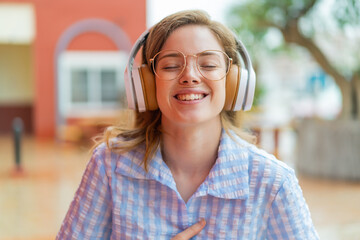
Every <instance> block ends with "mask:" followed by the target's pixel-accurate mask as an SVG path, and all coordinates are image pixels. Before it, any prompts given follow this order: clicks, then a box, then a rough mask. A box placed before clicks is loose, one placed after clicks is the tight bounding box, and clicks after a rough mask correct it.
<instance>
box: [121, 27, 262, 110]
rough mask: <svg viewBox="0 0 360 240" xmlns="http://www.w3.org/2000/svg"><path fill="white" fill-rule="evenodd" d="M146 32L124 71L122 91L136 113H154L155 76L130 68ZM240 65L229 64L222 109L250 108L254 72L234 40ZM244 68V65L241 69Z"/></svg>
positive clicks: (142, 69)
mask: <svg viewBox="0 0 360 240" xmlns="http://www.w3.org/2000/svg"><path fill="white" fill-rule="evenodd" d="M148 35H149V31H148V30H147V31H145V32H144V33H143V34H142V35H141V36H140V37H139V39H138V40H137V41H136V43H135V44H134V46H133V48H132V50H131V52H130V57H129V61H128V64H127V66H126V70H125V76H124V79H125V89H126V97H127V101H128V107H129V108H130V109H134V110H138V111H139V112H145V111H153V110H157V109H158V108H159V107H158V104H157V101H156V86H155V76H154V74H153V73H152V71H151V70H150V69H149V67H148V66H147V65H145V64H144V65H142V66H140V67H138V68H135V69H133V64H134V60H135V57H136V55H137V53H138V51H139V50H140V48H141V47H142V46H143V45H144V43H145V42H146V39H147V37H148ZM234 37H235V40H236V42H237V47H238V52H239V54H240V56H241V59H242V63H243V64H241V65H240V66H239V65H235V64H233V65H232V66H231V67H230V70H229V72H228V74H227V76H226V100H225V105H224V110H226V111H240V110H243V111H247V110H250V109H251V106H252V103H253V99H254V93H255V82H256V80H255V79H256V77H255V72H254V69H253V68H252V64H251V60H250V57H249V54H248V53H247V51H246V48H245V46H244V45H243V43H242V42H241V41H240V40H239V39H237V38H236V36H235V35H234ZM242 65H244V66H242Z"/></svg>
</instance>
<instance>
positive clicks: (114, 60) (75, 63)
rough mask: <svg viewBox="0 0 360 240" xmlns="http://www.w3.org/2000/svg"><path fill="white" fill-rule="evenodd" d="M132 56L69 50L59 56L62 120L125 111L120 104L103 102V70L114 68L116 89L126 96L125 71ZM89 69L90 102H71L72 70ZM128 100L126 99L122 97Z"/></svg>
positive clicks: (114, 52) (59, 91) (59, 97)
mask: <svg viewBox="0 0 360 240" xmlns="http://www.w3.org/2000/svg"><path fill="white" fill-rule="evenodd" d="M127 60H128V55H127V54H126V53H125V52H120V51H66V52H64V53H62V54H61V55H60V56H59V66H58V69H59V72H58V76H59V83H58V107H59V112H60V114H61V115H62V117H65V118H68V117H91V116H99V115H103V116H104V115H105V116H106V115H111V114H113V113H114V111H116V110H119V109H121V108H122V107H123V106H121V104H120V102H102V101H101V85H100V84H101V82H100V81H101V79H100V73H101V70H104V69H109V70H110V69H111V70H114V71H115V73H116V88H117V89H118V91H119V92H121V93H122V94H125V85H124V71H125V66H126V63H127ZM73 69H86V70H88V73H89V76H88V81H89V86H88V89H87V91H88V94H89V96H90V99H89V101H88V102H85V103H74V102H72V101H71V92H72V91H71V71H72V70H73ZM121 98H122V99H125V96H121Z"/></svg>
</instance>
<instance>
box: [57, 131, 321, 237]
mask: <svg viewBox="0 0 360 240" xmlns="http://www.w3.org/2000/svg"><path fill="white" fill-rule="evenodd" d="M235 138H236V139H237V141H234V140H233V139H232V138H230V136H228V135H227V134H226V133H225V131H223V133H222V137H221V142H220V145H219V150H218V158H217V160H216V162H215V164H214V166H213V168H212V169H211V171H210V173H209V175H208V177H207V178H206V180H205V181H204V182H203V183H202V184H201V185H200V187H199V188H198V189H197V190H196V192H195V193H194V194H193V196H191V198H190V199H189V200H188V202H187V203H185V202H184V201H183V200H182V198H181V196H180V194H179V192H178V191H177V188H176V184H175V181H174V179H173V177H172V174H171V172H170V169H169V168H168V167H167V165H166V164H165V163H164V162H163V160H162V157H161V151H160V150H158V151H157V153H156V154H155V156H154V158H153V159H152V160H151V161H150V163H149V171H148V173H146V172H145V171H144V169H143V167H142V165H141V162H142V159H143V155H144V152H145V147H144V146H142V147H138V148H136V149H134V150H132V151H130V152H127V153H125V154H117V153H114V152H111V150H109V149H108V148H107V147H106V145H105V144H102V145H100V146H99V147H97V148H96V149H95V151H94V153H93V156H92V158H91V160H90V161H89V163H88V165H87V168H86V170H85V173H84V175H83V178H82V181H81V184H80V186H79V188H78V190H77V192H76V195H75V198H74V200H73V202H72V203H71V206H70V209H69V211H68V213H67V215H66V217H65V220H64V222H63V224H62V226H61V229H60V232H59V233H58V235H57V239H167V240H168V239H170V238H171V237H173V236H174V235H176V234H177V233H179V232H181V231H183V230H184V229H186V228H187V227H189V226H191V225H192V224H194V223H196V222H197V221H198V220H199V219H200V218H204V219H205V220H206V222H207V224H206V226H205V228H204V229H203V230H202V231H201V232H200V233H199V234H198V235H197V236H196V237H194V238H193V239H246V240H250V239H254V240H258V239H269V240H270V239H301V240H312V239H319V237H318V235H317V233H316V230H315V229H314V226H313V223H312V220H311V217H310V212H309V209H308V206H307V205H306V203H305V200H304V198H303V195H302V191H301V189H300V186H299V184H298V181H297V179H296V176H295V174H294V171H293V170H292V169H290V168H289V167H288V166H286V165H285V164H284V163H282V162H280V161H278V160H276V159H275V158H274V157H272V156H271V155H269V154H267V153H265V152H264V151H262V150H259V149H257V148H256V147H255V146H253V145H251V144H249V143H247V142H245V141H243V140H242V139H240V138H238V137H236V136H235Z"/></svg>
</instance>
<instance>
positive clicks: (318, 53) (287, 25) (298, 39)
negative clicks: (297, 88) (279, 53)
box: [228, 0, 360, 120]
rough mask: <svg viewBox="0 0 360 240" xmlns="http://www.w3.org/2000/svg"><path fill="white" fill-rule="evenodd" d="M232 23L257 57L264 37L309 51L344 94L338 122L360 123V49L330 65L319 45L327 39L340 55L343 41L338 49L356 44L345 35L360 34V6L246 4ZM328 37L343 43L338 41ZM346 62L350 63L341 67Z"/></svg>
mask: <svg viewBox="0 0 360 240" xmlns="http://www.w3.org/2000/svg"><path fill="white" fill-rule="evenodd" d="M324 11H326V12H325V13H326V14H325V15H326V16H324ZM228 22H229V25H230V26H232V27H233V28H234V30H235V31H237V32H238V34H239V36H241V38H242V39H243V40H244V41H245V43H247V44H248V45H251V46H253V48H252V49H253V50H254V51H256V49H266V37H267V36H268V34H269V32H270V31H274V30H275V31H277V32H279V33H281V36H282V39H283V45H284V46H286V47H287V48H289V46H290V47H291V46H294V45H295V46H300V47H303V48H305V49H307V50H308V52H309V53H310V55H311V56H312V57H313V58H314V60H315V61H316V62H317V63H318V64H319V66H320V67H321V68H322V69H323V70H324V71H325V72H326V73H327V74H328V75H330V76H331V77H332V78H333V79H334V81H335V83H336V84H337V85H338V87H339V89H340V91H341V93H342V100H343V101H342V103H343V106H342V113H341V115H340V117H341V118H342V119H357V120H360V47H354V48H352V49H350V51H348V52H346V51H341V52H340V51H339V52H338V53H337V56H338V58H337V59H331V57H330V56H328V55H327V52H326V51H325V50H324V49H322V48H321V46H320V44H319V41H317V38H321V37H322V38H326V39H322V41H328V42H329V43H330V44H332V45H333V50H332V51H336V49H337V45H336V44H339V39H341V42H340V44H349V42H351V41H354V40H351V37H350V36H349V34H347V33H348V32H352V31H354V29H357V31H359V29H360V1H359V0H336V1H335V0H332V1H331V0H247V1H245V2H242V3H240V4H238V5H235V6H233V7H232V8H231V10H230V13H229V17H228ZM329 23H333V24H329ZM319 32H321V33H319ZM326 32H328V33H336V34H332V36H338V37H339V36H342V38H337V39H336V41H335V40H334V39H331V38H328V35H326V34H324V33H326ZM327 38H328V39H327ZM272 51H274V49H272ZM254 55H256V53H255V54H254ZM253 57H254V56H253ZM348 58H351V59H352V61H351V63H348V61H341V59H348ZM339 59H340V61H339Z"/></svg>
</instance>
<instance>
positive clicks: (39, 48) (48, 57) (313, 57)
mask: <svg viewBox="0 0 360 240" xmlns="http://www.w3.org/2000/svg"><path fill="white" fill-rule="evenodd" d="M184 9H203V10H205V11H207V12H208V13H209V14H210V15H211V16H212V18H213V19H215V20H217V21H220V22H222V23H224V24H226V25H227V26H229V27H230V28H231V29H232V30H233V31H234V32H236V34H237V35H238V37H239V39H241V40H242V41H243V42H244V44H245V45H246V47H247V49H248V51H249V52H250V55H251V57H252V61H253V64H254V67H255V71H256V74H257V89H256V96H255V105H254V107H253V110H252V111H251V112H249V113H246V114H243V115H244V116H243V123H242V124H243V126H244V127H245V128H246V129H248V130H249V131H252V132H253V133H254V134H255V135H257V137H258V145H259V146H260V147H262V148H264V149H265V150H267V151H268V152H270V153H272V154H274V155H276V156H277V157H278V158H279V159H280V160H281V161H284V162H285V163H287V164H288V165H290V166H291V167H293V168H294V169H295V170H296V172H297V176H298V178H299V182H300V185H301V187H302V189H303V192H304V196H305V198H306V200H307V203H308V205H309V208H310V211H311V213H312V217H313V221H314V224H315V226H316V228H317V230H318V232H319V235H320V237H321V239H327V240H332V239H347V240H349V239H350V240H352V239H356V240H359V239H360V204H359V202H360V47H359V43H360V2H359V1H358V0H340V1H335V0H252V1H250V0H248V1H247V0H236V1H235V0H222V1H216V0H197V1H190V0H182V1H175V2H174V1H166V0H136V1H132V0H107V1H100V0H86V1H85V0H78V1H70V0H62V1H51V2H50V1H45V0H27V1H25V0H7V1H4V0H0V240H4V239H5V240H10V239H14V240H25V239H26V240H30V239H54V238H55V236H56V233H57V231H58V230H59V228H60V225H61V222H62V220H63V218H64V217H65V214H66V211H67V209H68V207H69V204H70V202H71V200H72V198H73V195H74V193H75V190H76V189H77V186H78V184H79V182H80V180H81V176H82V173H83V171H84V168H85V166H86V163H87V161H88V160H89V157H90V154H91V153H90V148H91V146H92V141H91V138H92V137H94V136H96V135H97V134H100V133H101V132H102V131H103V130H104V128H106V127H107V126H109V125H112V124H118V123H121V122H123V121H125V120H126V119H127V118H128V112H127V111H126V106H127V102H126V97H125V89H124V82H123V72H124V69H125V66H126V64H127V58H128V54H129V51H130V50H131V47H132V44H133V43H134V42H135V41H136V39H137V38H138V36H139V35H140V34H141V33H142V32H143V31H144V30H145V29H147V28H149V27H151V26H152V25H153V24H155V23H156V22H157V21H159V20H161V19H162V18H163V17H165V16H167V15H168V14H170V13H173V12H176V11H179V10H184Z"/></svg>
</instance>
